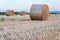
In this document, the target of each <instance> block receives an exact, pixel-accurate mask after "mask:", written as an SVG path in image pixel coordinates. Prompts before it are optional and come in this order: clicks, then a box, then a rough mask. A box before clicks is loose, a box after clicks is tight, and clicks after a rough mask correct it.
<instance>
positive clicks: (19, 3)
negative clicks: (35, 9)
mask: <svg viewBox="0 0 60 40" xmlns="http://www.w3.org/2000/svg"><path fill="white" fill-rule="evenodd" d="M32 4H48V6H49V10H50V11H60V0H0V11H6V10H14V11H22V10H25V11H28V12H29V11H30V8H31V5H32Z"/></svg>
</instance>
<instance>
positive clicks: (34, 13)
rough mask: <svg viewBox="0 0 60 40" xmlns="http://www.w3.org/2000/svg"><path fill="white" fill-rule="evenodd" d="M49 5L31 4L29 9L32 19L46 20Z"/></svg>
mask: <svg viewBox="0 0 60 40" xmlns="http://www.w3.org/2000/svg"><path fill="white" fill-rule="evenodd" d="M48 13H49V7H48V5H46V4H43V5H41V4H33V5H32V7H31V10H30V17H31V19H32V20H43V21H44V20H48Z"/></svg>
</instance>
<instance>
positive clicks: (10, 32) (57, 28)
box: [0, 14, 60, 40]
mask: <svg viewBox="0 0 60 40" xmlns="http://www.w3.org/2000/svg"><path fill="white" fill-rule="evenodd" d="M59 17H60V14H57V15H50V16H49V18H48V21H37V20H34V21H32V20H30V17H29V15H26V16H12V17H10V16H8V17H6V16H0V19H1V18H3V19H4V21H0V40H60V19H59ZM12 19H14V20H12Z"/></svg>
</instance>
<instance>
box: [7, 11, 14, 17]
mask: <svg viewBox="0 0 60 40" xmlns="http://www.w3.org/2000/svg"><path fill="white" fill-rule="evenodd" d="M14 14H15V13H14V11H13V10H7V11H6V16H14Z"/></svg>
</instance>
